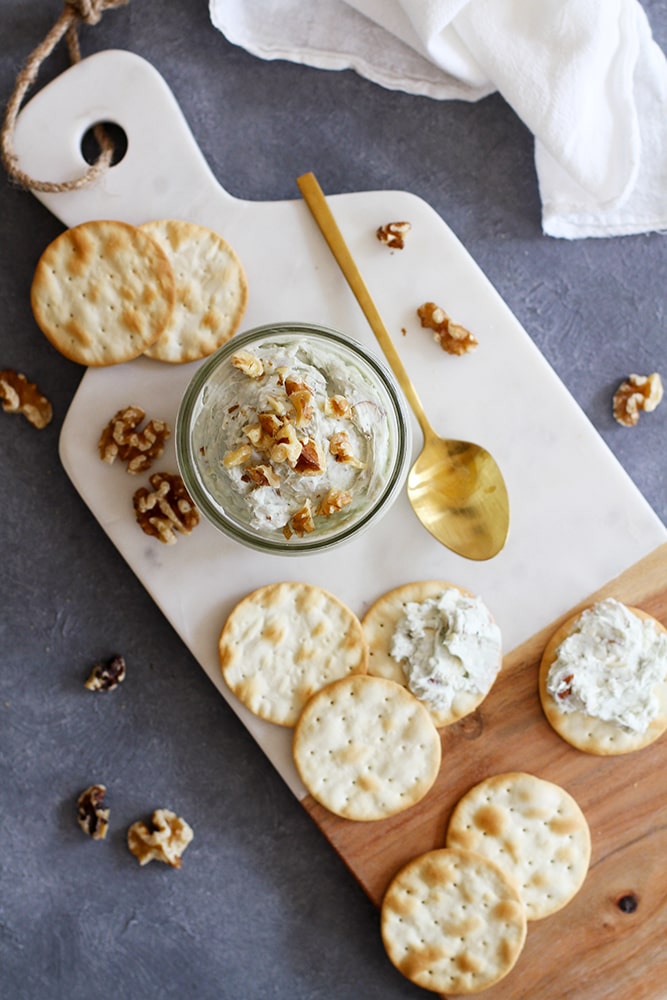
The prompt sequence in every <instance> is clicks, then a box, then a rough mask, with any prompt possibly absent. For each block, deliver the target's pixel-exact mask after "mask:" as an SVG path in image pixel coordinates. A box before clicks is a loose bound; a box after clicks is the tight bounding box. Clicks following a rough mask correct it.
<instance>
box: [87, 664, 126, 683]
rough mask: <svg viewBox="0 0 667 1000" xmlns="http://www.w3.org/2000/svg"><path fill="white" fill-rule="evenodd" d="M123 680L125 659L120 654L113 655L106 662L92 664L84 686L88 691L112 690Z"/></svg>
mask: <svg viewBox="0 0 667 1000" xmlns="http://www.w3.org/2000/svg"><path fill="white" fill-rule="evenodd" d="M124 680H125V660H124V658H123V657H122V656H113V657H112V658H111V659H110V660H107V661H106V662H100V663H95V664H93V668H92V670H91V672H90V675H89V677H88V680H87V681H86V682H85V687H87V688H88V690H89V691H113V690H114V688H117V687H118V685H119V684H122V682H123V681H124Z"/></svg>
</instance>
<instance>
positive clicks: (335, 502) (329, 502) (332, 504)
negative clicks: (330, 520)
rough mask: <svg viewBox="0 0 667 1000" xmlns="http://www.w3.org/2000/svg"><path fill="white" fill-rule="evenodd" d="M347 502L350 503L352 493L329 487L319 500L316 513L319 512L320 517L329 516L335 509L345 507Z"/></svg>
mask: <svg viewBox="0 0 667 1000" xmlns="http://www.w3.org/2000/svg"><path fill="white" fill-rule="evenodd" d="M349 503H352V494H351V493H348V491H347V490H336V489H330V490H329V492H328V493H326V494H325V495H324V496H323V497H322V499H321V500H320V505H319V507H318V508H317V513H318V514H321V515H322V517H330V516H331V515H332V514H335V513H336V511H339V510H342V509H343V507H347V505H348V504H349Z"/></svg>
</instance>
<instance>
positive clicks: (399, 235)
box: [375, 222, 412, 250]
mask: <svg viewBox="0 0 667 1000" xmlns="http://www.w3.org/2000/svg"><path fill="white" fill-rule="evenodd" d="M411 229H412V226H411V225H410V223H409V222H387V223H386V224H385V225H384V226H380V228H379V229H378V230H377V231H376V233H375V235H376V236H377V238H378V239H379V241H380V243H384V244H385V245H386V246H388V247H390V248H391V249H392V250H402V249H403V247H404V246H405V237H406V236H407V235H408V233H409V232H410V230H411Z"/></svg>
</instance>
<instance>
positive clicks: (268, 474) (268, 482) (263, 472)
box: [241, 465, 280, 489]
mask: <svg viewBox="0 0 667 1000" xmlns="http://www.w3.org/2000/svg"><path fill="white" fill-rule="evenodd" d="M241 479H243V480H244V481H245V482H247V483H255V485H256V486H273V488H274V489H278V487H279V486H280V476H279V475H278V474H277V472H276V471H275V469H272V468H271V466H270V465H249V466H248V468H247V469H246V470H245V472H244V473H243V475H242V476H241Z"/></svg>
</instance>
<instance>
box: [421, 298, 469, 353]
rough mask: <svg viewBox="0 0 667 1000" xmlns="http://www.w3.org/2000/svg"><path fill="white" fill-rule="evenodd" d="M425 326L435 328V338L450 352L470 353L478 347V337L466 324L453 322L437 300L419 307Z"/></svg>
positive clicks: (444, 349)
mask: <svg viewBox="0 0 667 1000" xmlns="http://www.w3.org/2000/svg"><path fill="white" fill-rule="evenodd" d="M417 315H418V316H419V318H420V320H421V324H422V326H423V327H426V328H427V329H429V330H433V339H434V340H435V341H436V343H438V344H440V346H441V347H442V349H443V351H447V353H448V354H457V355H461V354H469V353H470V351H474V350H475V348H476V347H477V344H478V341H477V338H476V337H474V336H473V335H472V333H470V331H469V330H466V328H465V327H464V326H460V325H459V324H458V323H454V322H452V320H451V319H450V318H449V316H448V315H447V313H446V312H445V310H444V309H442V308H441V307H440V306H437V305H436V304H435V302H425V303H424V304H423V305H421V306H419V308H418V309H417Z"/></svg>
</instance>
